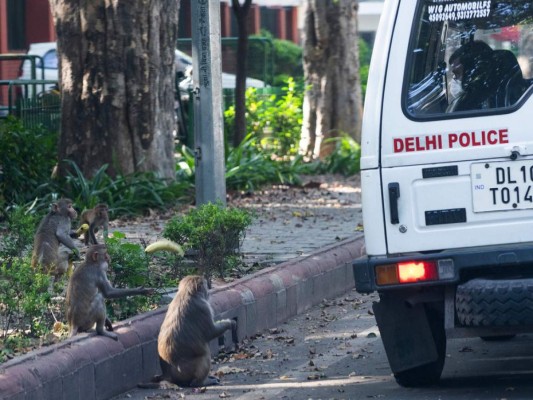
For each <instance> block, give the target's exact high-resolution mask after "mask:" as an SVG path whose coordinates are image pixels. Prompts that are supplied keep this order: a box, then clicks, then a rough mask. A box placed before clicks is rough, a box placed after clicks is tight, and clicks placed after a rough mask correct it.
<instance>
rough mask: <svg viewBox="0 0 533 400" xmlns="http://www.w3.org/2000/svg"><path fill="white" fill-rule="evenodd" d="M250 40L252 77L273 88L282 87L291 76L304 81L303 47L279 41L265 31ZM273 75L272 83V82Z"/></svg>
mask: <svg viewBox="0 0 533 400" xmlns="http://www.w3.org/2000/svg"><path fill="white" fill-rule="evenodd" d="M250 38H251V39H252V40H250V43H249V50H248V60H249V61H248V62H249V71H250V72H249V75H250V76H252V77H253V78H257V79H262V80H266V81H267V83H268V84H269V85H273V86H280V85H282V84H283V82H284V81H285V80H286V79H287V77H289V76H292V77H296V78H297V80H301V79H303V73H304V72H303V63H302V54H303V50H302V47H301V46H298V45H297V44H295V43H294V42H291V41H290V40H283V39H277V38H275V37H274V35H272V33H270V32H269V31H267V30H265V29H262V30H261V33H260V34H259V35H251V36H250ZM254 38H256V39H254ZM262 39H263V40H262ZM270 43H271V45H269V44H270ZM272 52H273V54H272ZM271 64H272V65H271ZM271 69H273V71H271ZM265 72H266V74H265ZM271 74H272V75H273V80H272V81H270V78H271Z"/></svg>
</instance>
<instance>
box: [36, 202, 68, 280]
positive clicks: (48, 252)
mask: <svg viewBox="0 0 533 400" xmlns="http://www.w3.org/2000/svg"><path fill="white" fill-rule="evenodd" d="M77 216H78V213H77V212H76V210H75V209H74V207H73V206H72V200H70V199H60V200H58V201H57V202H56V203H53V204H52V207H51V210H50V212H49V213H48V214H47V215H46V216H45V217H44V218H43V219H42V221H41V223H40V224H39V227H38V228H37V232H36V233H35V238H34V241H33V253H32V258H31V266H32V267H33V268H38V267H40V268H42V269H43V271H44V272H47V273H49V274H52V275H53V276H54V279H55V280H57V279H59V278H60V277H61V276H62V275H63V274H64V273H65V272H66V271H67V269H68V254H67V256H65V255H64V254H63V253H65V252H64V251H63V252H61V254H60V252H59V245H60V244H62V245H64V246H66V247H67V248H68V249H70V250H67V249H65V250H66V252H67V253H68V252H69V251H73V252H74V254H75V255H76V256H78V255H79V250H78V248H77V247H76V245H75V243H74V241H73V240H72V238H71V236H70V235H71V224H72V220H73V219H75V218H76V217H77Z"/></svg>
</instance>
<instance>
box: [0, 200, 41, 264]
mask: <svg viewBox="0 0 533 400" xmlns="http://www.w3.org/2000/svg"><path fill="white" fill-rule="evenodd" d="M38 222H39V216H38V215H36V214H34V213H31V212H29V211H28V210H27V209H25V208H24V207H18V206H15V207H12V208H11V209H10V210H9V211H8V213H7V223H6V226H5V232H4V233H2V242H1V244H0V260H3V261H5V262H10V261H11V260H12V259H13V258H15V257H22V256H24V255H26V254H28V253H29V251H30V250H31V247H32V245H33V236H34V235H35V230H36V227H37V224H38Z"/></svg>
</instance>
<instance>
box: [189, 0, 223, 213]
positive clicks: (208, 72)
mask: <svg viewBox="0 0 533 400" xmlns="http://www.w3.org/2000/svg"><path fill="white" fill-rule="evenodd" d="M191 8H192V15H191V18H192V57H193V82H194V94H193V101H194V140H195V145H194V152H195V156H196V175H195V177H196V205H201V204H204V203H209V202H216V201H217V200H220V201H221V202H222V203H223V204H224V205H225V204H226V180H225V166H224V125H223V119H222V61H221V49H220V47H221V46H220V0H197V1H191Z"/></svg>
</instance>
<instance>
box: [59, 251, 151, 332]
mask: <svg viewBox="0 0 533 400" xmlns="http://www.w3.org/2000/svg"><path fill="white" fill-rule="evenodd" d="M110 261H111V259H110V257H109V254H108V253H107V247H106V246H105V245H104V244H95V245H92V246H91V247H89V250H88V251H87V255H86V256H85V262H84V263H83V264H81V265H80V266H78V267H77V268H76V269H75V270H74V272H73V273H72V276H71V277H70V281H69V284H68V287H67V299H66V302H67V321H68V324H69V326H70V337H72V336H74V335H76V334H77V333H78V332H85V331H88V330H89V329H91V328H92V327H93V326H94V324H96V333H97V334H98V335H103V336H107V337H110V338H111V339H114V340H118V337H117V335H116V334H115V333H113V332H106V331H105V330H104V326H105V327H106V328H107V330H108V331H112V330H113V327H112V325H111V322H110V321H109V319H108V318H107V317H106V308H105V299H116V298H119V297H126V296H134V295H139V294H150V293H152V292H153V289H146V288H141V287H139V288H134V289H117V288H114V287H113V286H111V282H109V279H108V278H107V270H108V268H109V262H110Z"/></svg>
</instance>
